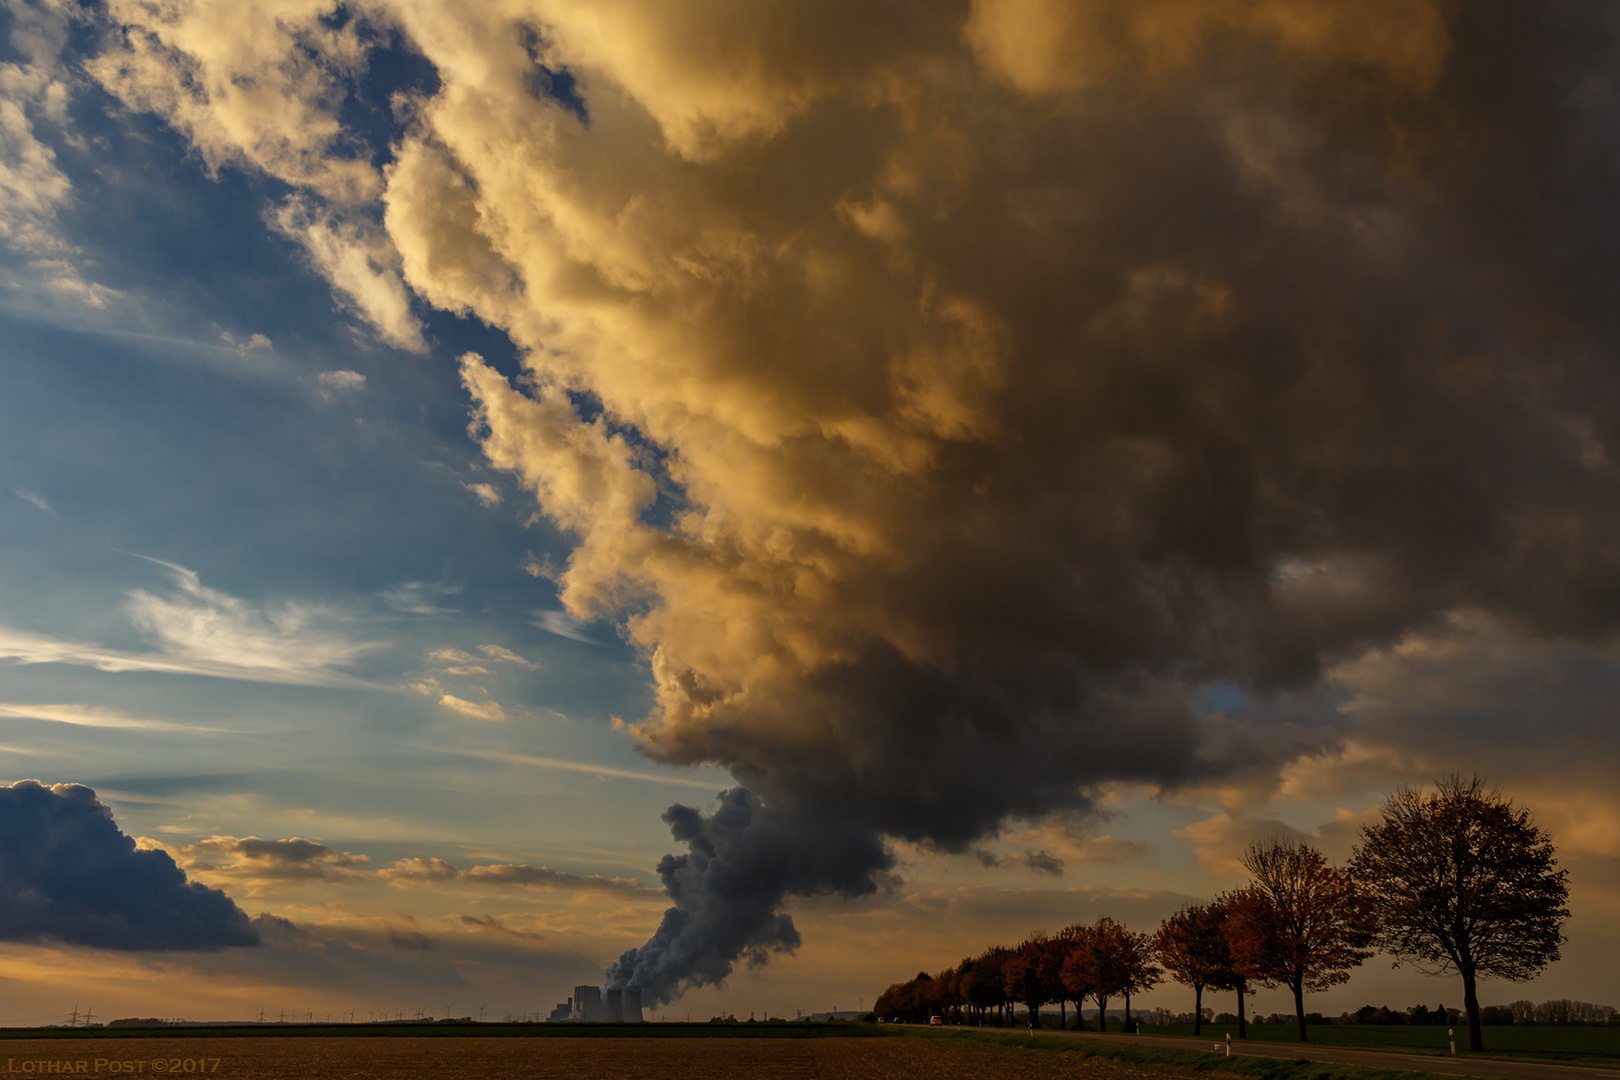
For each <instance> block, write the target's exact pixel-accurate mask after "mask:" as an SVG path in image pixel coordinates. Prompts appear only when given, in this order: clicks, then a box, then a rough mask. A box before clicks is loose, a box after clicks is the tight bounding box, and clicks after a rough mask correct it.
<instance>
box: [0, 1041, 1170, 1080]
mask: <svg viewBox="0 0 1620 1080" xmlns="http://www.w3.org/2000/svg"><path fill="white" fill-rule="evenodd" d="M171 1074H178V1075H181V1076H186V1077H193V1076H199V1075H200V1076H217V1077H219V1078H220V1080H324V1078H328V1077H330V1078H333V1080H338V1078H343V1080H373V1078H375V1080H383V1078H390V1080H391V1078H395V1077H431V1078H434V1080H463V1078H466V1080H519V1078H522V1080H530V1078H533V1080H552V1078H556V1080H620V1078H622V1080H688V1078H691V1080H778V1078H781V1080H789V1078H791V1080H798V1078H804V1080H870V1078H890V1077H893V1078H896V1080H975V1078H978V1077H984V1078H995V1080H1002V1078H1006V1080H1055V1078H1057V1077H1064V1078H1067V1080H1077V1078H1078V1080H1154V1078H1161V1077H1162V1078H1169V1077H1182V1078H1185V1077H1186V1076H1187V1075H1188V1074H1186V1073H1184V1072H1181V1071H1179V1070H1159V1069H1152V1068H1138V1067H1133V1066H1128V1065H1121V1064H1119V1063H1116V1062H1112V1061H1106V1060H1098V1059H1095V1058H1092V1059H1087V1060H1083V1061H1079V1060H1075V1058H1074V1056H1073V1055H1067V1054H1050V1053H1031V1052H1029V1051H1027V1050H1019V1049H1016V1048H1010V1047H996V1046H977V1045H970V1044H966V1043H961V1042H952V1041H948V1040H938V1039H906V1038H888V1039H872V1038H866V1039H862V1038H842V1039H838V1038H826V1039H793V1038H787V1039H759V1038H706V1039H649V1038H612V1037H609V1038H591V1039H584V1038H569V1039H512V1038H486V1037H479V1036H466V1037H463V1038H458V1039H444V1038H430V1037H408V1036H407V1037H397V1038H390V1039H378V1038H364V1037H346V1036H333V1037H328V1038H318V1039H317V1038H309V1039H296V1038H294V1039H289V1038H277V1037H274V1036H270V1037H239V1038H207V1037H196V1036H190V1037H182V1038H161V1037H159V1038H150V1037H149V1038H133V1039H120V1038H100V1039H95V1040H83V1041H79V1040H63V1039H17V1040H7V1041H6V1042H4V1043H3V1044H0V1078H3V1080H15V1078H17V1077H22V1076H28V1077H35V1076H52V1077H55V1076H64V1075H73V1076H87V1077H89V1076H99V1077H112V1076H116V1077H120V1078H122V1077H140V1078H141V1080H145V1078H147V1077H150V1076H153V1075H159V1076H163V1077H168V1076H170V1075H171Z"/></svg>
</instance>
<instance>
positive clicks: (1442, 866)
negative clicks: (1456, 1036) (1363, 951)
mask: <svg viewBox="0 0 1620 1080" xmlns="http://www.w3.org/2000/svg"><path fill="white" fill-rule="evenodd" d="M1436 788H1437V790H1436V791H1435V793H1434V794H1432V795H1425V794H1424V793H1422V792H1421V791H1418V790H1416V789H1413V788H1402V789H1401V790H1399V791H1397V792H1395V794H1393V795H1391V796H1390V797H1389V799H1388V800H1387V801H1385V803H1384V807H1383V820H1382V821H1381V822H1379V823H1378V824H1376V825H1369V826H1367V827H1365V828H1363V829H1362V830H1361V843H1360V845H1359V846H1358V847H1357V849H1356V853H1355V856H1354V857H1353V858H1352V860H1351V864H1350V865H1351V870H1352V872H1353V873H1354V874H1355V875H1356V878H1357V880H1358V881H1360V883H1361V886H1362V888H1364V889H1365V890H1366V891H1367V893H1368V895H1369V896H1370V897H1371V898H1372V902H1373V905H1374V907H1375V909H1376V911H1377V913H1378V917H1379V933H1378V944H1379V945H1380V946H1381V947H1382V948H1384V949H1385V950H1386V951H1388V952H1389V953H1391V954H1392V955H1394V957H1395V963H1396V965H1397V966H1398V965H1399V964H1400V963H1401V962H1402V961H1410V962H1412V963H1413V964H1415V965H1416V966H1417V967H1418V969H1419V970H1421V971H1424V972H1425V973H1427V974H1431V975H1449V974H1457V975H1461V976H1462V981H1463V1007H1464V1012H1465V1013H1466V1014H1467V1018H1468V1049H1470V1050H1481V1049H1484V1041H1483V1037H1482V1035H1481V1032H1480V1024H1479V997H1478V995H1477V994H1476V993H1475V988H1474V986H1475V980H1477V979H1478V978H1480V977H1481V976H1484V977H1486V978H1494V979H1509V980H1512V981H1515V982H1521V981H1523V980H1526V979H1529V978H1532V977H1534V976H1535V974H1536V973H1537V972H1539V971H1540V970H1541V969H1542V968H1544V967H1546V966H1547V965H1548V964H1550V963H1552V962H1553V961H1554V960H1557V959H1558V947H1559V945H1560V944H1562V943H1563V941H1564V940H1565V939H1564V935H1563V924H1564V920H1565V919H1567V918H1569V909H1568V908H1567V907H1566V906H1565V904H1566V903H1567V901H1568V899H1569V885H1568V881H1567V878H1568V872H1567V871H1564V870H1559V869H1557V863H1556V860H1555V858H1554V855H1555V851H1554V848H1553V844H1552V840H1551V839H1550V838H1549V837H1548V836H1547V834H1546V833H1544V832H1542V831H1541V829H1540V828H1538V827H1537V826H1536V824H1535V823H1534V822H1533V821H1532V820H1531V818H1530V813H1529V811H1527V810H1524V809H1521V808H1518V807H1515V806H1514V805H1513V803H1512V802H1511V801H1510V800H1508V799H1506V798H1504V797H1503V796H1502V795H1501V793H1500V792H1496V791H1489V792H1488V791H1485V790H1484V784H1483V782H1482V781H1481V780H1480V778H1479V777H1478V776H1475V777H1473V778H1472V779H1470V780H1466V781H1465V780H1463V779H1462V777H1461V776H1460V775H1457V774H1453V775H1452V776H1450V777H1447V778H1446V779H1443V780H1440V781H1439V782H1438V783H1437V784H1436Z"/></svg>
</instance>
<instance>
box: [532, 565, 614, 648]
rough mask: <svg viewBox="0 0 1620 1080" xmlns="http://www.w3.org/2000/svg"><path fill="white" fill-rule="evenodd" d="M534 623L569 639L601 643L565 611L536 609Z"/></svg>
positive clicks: (590, 643) (587, 642)
mask: <svg viewBox="0 0 1620 1080" xmlns="http://www.w3.org/2000/svg"><path fill="white" fill-rule="evenodd" d="M531 572H532V570H531ZM535 576H537V577H538V576H539V575H538V574H536V575H535ZM534 625H535V626H538V627H539V628H540V629H542V630H544V631H545V632H546V633H548V634H556V635H557V636H558V637H562V638H567V639H568V640H569V641H578V642H581V643H583V644H586V645H600V644H602V643H601V642H600V641H597V640H596V639H595V638H593V637H591V636H590V635H589V634H587V633H586V632H585V628H584V626H583V625H581V623H580V621H579V620H578V619H576V618H574V617H573V616H572V615H570V614H568V612H566V611H537V612H535V613H534Z"/></svg>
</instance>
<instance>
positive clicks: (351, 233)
mask: <svg viewBox="0 0 1620 1080" xmlns="http://www.w3.org/2000/svg"><path fill="white" fill-rule="evenodd" d="M323 14H324V13H323V12H322V11H320V10H317V9H315V8H306V9H303V10H302V11H295V10H293V9H289V8H288V7H287V5H285V4H283V3H281V2H279V0H249V2H245V3H243V4H240V5H237V6H236V8H235V15H234V16H233V17H232V18H231V19H229V20H221V19H219V18H218V17H217V15H215V14H214V13H212V12H211V11H209V10H208V9H207V8H206V7H205V6H202V5H195V4H180V5H177V6H174V7H171V8H167V9H165V10H163V11H161V12H160V11H158V10H156V9H152V8H150V7H149V6H148V5H145V4H143V3H140V2H139V0H113V2H111V3H109V4H108V5H107V7H106V16H107V19H108V21H109V22H110V23H111V27H110V29H111V31H112V32H111V33H110V34H109V35H108V37H107V44H106V47H105V48H104V49H103V51H102V52H101V53H100V54H99V55H98V56H96V57H94V58H93V59H92V60H91V61H90V62H89V63H88V64H87V65H86V66H87V70H88V71H89V73H90V74H91V75H92V76H93V77H94V78H95V79H97V80H98V81H99V82H100V83H101V85H102V86H103V87H104V88H105V89H106V90H107V91H108V92H109V93H111V94H113V95H114V96H115V97H117V98H119V99H120V100H122V101H123V102H124V103H125V104H126V105H127V106H129V107H131V108H134V109H140V110H144V111H149V112H153V113H157V114H159V115H161V116H162V117H163V118H164V119H165V120H166V121H167V122H168V123H169V124H170V125H171V126H172V127H174V128H175V129H176V130H177V131H180V132H182V133H183V134H184V135H185V136H186V137H187V138H188V139H189V140H190V141H191V144H192V145H193V146H194V147H195V148H196V150H197V151H198V153H199V154H200V155H201V156H202V158H203V161H204V162H205V163H206V165H207V167H208V168H209V170H210V171H211V172H215V173H217V172H218V171H219V169H221V168H223V167H225V166H228V165H238V166H246V167H250V168H254V169H258V170H262V171H263V172H265V173H267V174H269V175H271V176H273V177H275V178H276V179H278V180H280V181H282V182H283V183H285V184H287V185H288V186H290V187H291V188H292V189H293V191H292V193H291V194H289V195H288V196H286V197H285V198H284V199H283V200H282V202H281V203H280V205H278V206H276V207H275V208H273V209H272V210H270V211H269V212H268V213H267V214H266V217H267V220H268V221H269V222H270V224H271V225H272V226H273V227H274V228H275V229H276V230H277V231H278V232H280V233H282V234H283V235H285V236H287V237H288V238H290V239H292V240H294V241H295V242H297V243H298V244H300V245H301V246H302V247H303V249H304V252H305V254H306V256H307V257H308V259H309V261H310V263H311V265H312V266H313V267H314V268H315V269H316V271H318V272H319V273H320V274H321V275H322V276H324V277H325V278H326V279H327V281H328V282H329V283H330V284H331V285H332V287H333V289H334V290H335V291H336V292H337V293H338V295H339V296H340V297H341V298H342V299H343V300H344V302H345V303H346V304H347V305H348V306H350V307H352V308H353V309H354V310H355V311H357V312H358V313H359V314H360V315H361V317H362V318H364V319H365V320H366V321H367V322H368V323H370V324H371V326H372V328H373V329H374V330H375V331H376V332H377V334H378V336H379V337H381V338H382V339H383V340H384V341H385V342H387V343H388V344H390V345H392V346H394V347H396V348H400V349H406V350H410V351H414V352H420V351H422V350H424V349H425V348H426V347H427V346H426V342H425V341H424V340H423V338H422V332H421V325H420V323H419V322H418V320H417V319H416V317H415V315H414V314H413V313H412V311H411V301H410V294H409V291H408V290H407V289H406V287H405V285H404V283H403V282H402V281H401V279H400V274H399V270H398V261H399V260H398V255H397V254H396V253H395V251H394V248H393V245H392V243H391V242H390V240H389V238H388V236H387V234H386V233H385V232H384V231H383V229H382V228H381V227H380V225H379V223H378V222H377V221H376V220H374V218H375V215H374V214H372V213H369V212H368V209H367V208H368V206H369V205H370V204H371V203H373V202H374V200H375V198H376V196H377V195H378V194H379V193H380V191H381V187H382V177H381V175H380V174H379V172H378V170H377V169H376V168H375V167H373V166H372V164H371V162H370V161H369V160H367V159H366V157H365V155H364V154H363V153H358V152H356V150H357V147H356V145H355V142H354V140H351V139H348V138H345V136H344V132H343V131H342V128H341V125H340V124H339V123H338V122H337V119H336V117H335V116H334V115H333V112H334V110H335V108H336V106H337V105H338V104H339V103H340V102H341V101H342V99H343V96H344V91H345V87H346V86H347V85H348V84H349V83H351V82H352V81H353V80H355V79H357V78H359V77H360V76H361V75H363V73H364V72H365V70H366V58H367V54H368V52H369V50H370V43H369V41H368V39H367V37H366V36H365V35H364V34H363V32H362V31H363V28H364V27H363V23H362V20H360V19H350V20H346V21H344V22H343V23H342V24H341V25H333V24H332V23H331V22H330V21H328V20H326V19H324V18H322V15H323Z"/></svg>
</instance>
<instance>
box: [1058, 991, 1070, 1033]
mask: <svg viewBox="0 0 1620 1080" xmlns="http://www.w3.org/2000/svg"><path fill="white" fill-rule="evenodd" d="M1058 1028H1059V1029H1060V1030H1062V1031H1068V1030H1069V1006H1068V1005H1067V1004H1066V1003H1065V1002H1064V1000H1063V999H1062V998H1058Z"/></svg>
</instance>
